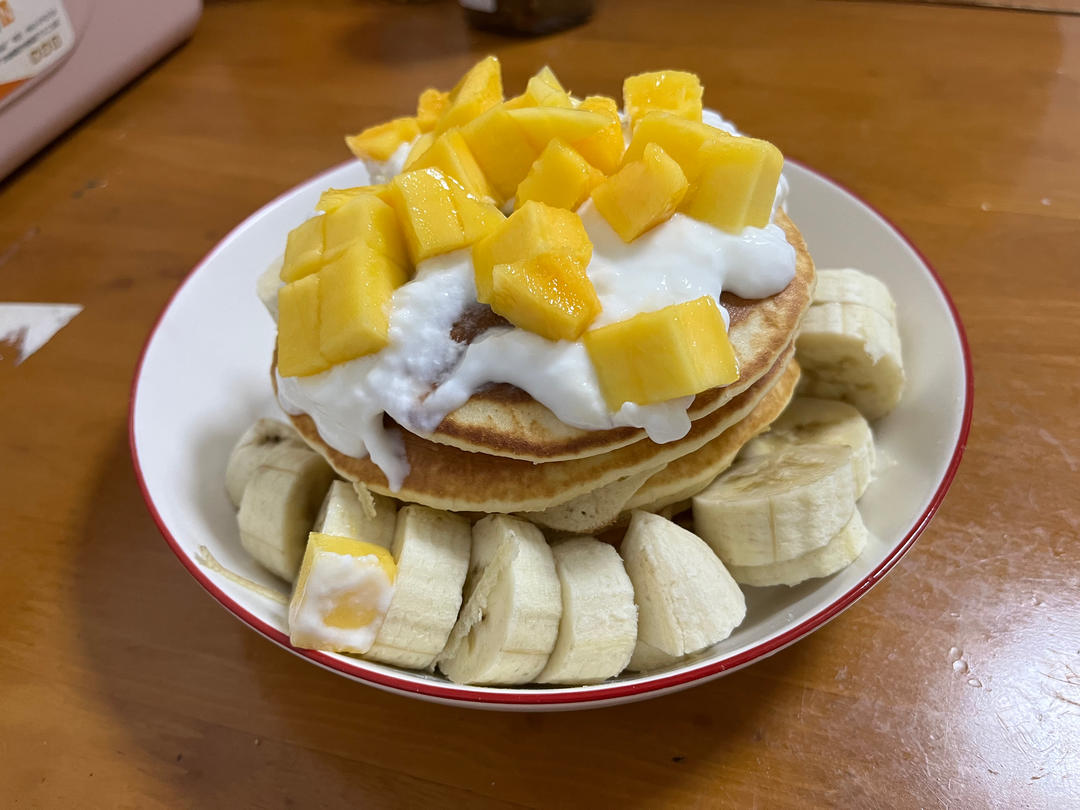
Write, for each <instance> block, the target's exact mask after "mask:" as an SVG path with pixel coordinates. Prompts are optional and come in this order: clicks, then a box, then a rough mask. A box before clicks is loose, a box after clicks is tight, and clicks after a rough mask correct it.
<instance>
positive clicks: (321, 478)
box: [237, 446, 334, 582]
mask: <svg viewBox="0 0 1080 810" xmlns="http://www.w3.org/2000/svg"><path fill="white" fill-rule="evenodd" d="M333 477H334V473H333V471H332V470H331V469H330V465H328V464H327V463H326V461H324V460H323V457H322V456H320V455H319V454H318V453H315V452H313V451H311V450H308V449H307V447H291V446H290V447H280V448H278V449H277V450H276V451H275V452H274V454H273V456H272V457H271V459H270V460H269V461H267V462H266V463H264V464H261V465H260V466H259V467H258V469H256V470H255V473H254V474H253V475H252V476H251V480H250V481H248V484H247V486H246V487H245V488H244V497H243V499H242V500H241V501H240V512H239V514H238V515H237V521H238V522H239V524H240V544H241V545H242V546H243V547H244V550H245V551H247V553H248V554H250V555H251V556H252V557H254V558H255V559H256V560H258V561H259V562H260V563H262V565H264V566H265V567H266V568H269V569H270V570H271V571H273V572H274V573H275V574H277V575H278V576H279V577H281V578H282V579H284V580H287V581H289V582H292V581H293V580H294V579H296V574H297V572H298V571H299V570H300V561H301V560H302V559H303V557H304V548H305V547H306V545H307V538H308V532H310V531H311V527H312V525H313V524H314V523H315V515H316V514H317V513H318V511H319V504H320V503H322V500H323V497H324V496H325V494H326V490H327V489H328V488H329V487H330V481H331V480H332V479H333Z"/></svg>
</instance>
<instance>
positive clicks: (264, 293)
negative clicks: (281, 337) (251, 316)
mask: <svg viewBox="0 0 1080 810" xmlns="http://www.w3.org/2000/svg"><path fill="white" fill-rule="evenodd" d="M283 259H284V257H283V256H279V257H278V258H277V259H275V260H274V261H272V262H270V264H269V266H268V267H267V268H266V269H265V270H263V271H262V272H261V273H260V274H259V277H258V278H257V279H255V294H256V295H257V296H259V300H260V301H262V304H263V306H264V307H266V311H267V312H269V313H270V317H271V318H273V319H274V321H275V322H277V319H278V302H277V299H278V290H280V289H281V288H282V287H284V286H285V283H284V282H283V281H282V280H281V265H282V263H283Z"/></svg>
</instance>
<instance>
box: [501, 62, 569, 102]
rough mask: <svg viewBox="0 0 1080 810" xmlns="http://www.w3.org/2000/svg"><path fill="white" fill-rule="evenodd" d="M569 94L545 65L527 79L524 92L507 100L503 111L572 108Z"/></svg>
mask: <svg viewBox="0 0 1080 810" xmlns="http://www.w3.org/2000/svg"><path fill="white" fill-rule="evenodd" d="M573 106H574V104H573V102H572V101H571V100H570V94H569V93H567V92H566V90H564V89H563V86H562V84H561V83H560V82H559V80H558V78H556V76H555V73H554V71H552V69H551V68H549V67H547V66H546V65H545V66H544V67H542V68H540V70H539V71H537V73H536V75H535V76H533V77H532V78H530V79H529V82H528V84H527V85H526V86H525V92H524V93H522V94H521V95H520V96H515V97H514V98H512V99H509V100H508V101H507V102H506V104H505V109H508V110H517V109H521V108H522V107H566V108H569V107H573Z"/></svg>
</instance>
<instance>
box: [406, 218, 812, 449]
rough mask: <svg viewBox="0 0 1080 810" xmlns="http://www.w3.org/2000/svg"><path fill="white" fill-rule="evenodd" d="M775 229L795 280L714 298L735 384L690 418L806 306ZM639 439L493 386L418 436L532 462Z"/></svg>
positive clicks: (786, 339)
mask: <svg viewBox="0 0 1080 810" xmlns="http://www.w3.org/2000/svg"><path fill="white" fill-rule="evenodd" d="M776 223H777V224H778V225H779V226H780V227H781V228H783V230H784V233H785V235H786V236H787V241H788V243H789V244H791V246H792V247H794V248H795V254H796V270H795V278H794V279H793V280H792V281H791V283H789V284H788V285H787V287H785V288H784V289H783V290H781V291H780V292H779V293H777V294H776V295H773V296H770V297H769V298H762V299H759V300H746V299H742V298H738V297H737V296H734V295H732V294H731V293H724V294H723V295H722V296H721V299H720V301H721V303H722V304H723V305H724V306H725V307H726V308H727V310H728V313H729V314H730V316H731V325H730V328H729V337H730V339H731V344H732V348H733V349H734V350H735V356H736V358H737V359H738V361H739V379H738V380H737V381H735V382H734V383H731V384H730V385H727V386H724V387H721V388H712V389H710V390H708V391H703V392H702V393H700V394H698V395H697V397H696V398H695V400H694V402H693V403H692V405H691V406H690V409H689V416H690V418H691V419H700V418H702V417H704V416H707V415H708V414H710V413H712V412H713V411H714V410H716V409H717V408H719V407H721V406H722V405H724V404H725V403H726V402H728V401H729V400H731V399H732V398H733V397H735V396H737V395H738V394H741V393H742V392H743V391H745V390H746V389H747V388H749V387H750V386H751V385H753V384H754V383H755V382H756V381H757V380H758V379H759V378H760V377H761V376H762V375H763V374H765V373H766V372H767V371H768V370H769V369H770V368H772V366H773V365H774V364H775V362H776V359H777V358H778V357H779V356H780V354H781V352H783V351H784V349H785V348H786V347H787V345H788V344H789V343H790V342H791V339H792V336H793V335H794V334H795V332H796V331H797V329H798V327H799V324H800V323H801V321H802V317H803V314H804V313H805V312H806V310H807V309H808V308H809V306H810V302H811V299H812V297H813V292H814V282H815V277H814V263H813V261H812V260H811V258H810V254H809V252H808V251H807V249H806V242H805V241H804V240H803V238H802V234H800V233H799V230H798V228H796V227H795V224H794V223H793V222H792V221H791V220H790V219H789V218H788V217H787V215H786V214H785V213H784V212H783V211H778V212H777V216H776ZM644 437H645V431H643V430H641V429H640V428H632V427H621V428H613V429H611V430H582V429H579V428H575V427H571V426H570V425H567V424H565V423H563V422H561V421H559V419H558V417H556V416H555V414H554V413H552V412H551V411H550V410H548V408H546V407H545V406H543V405H541V404H540V403H539V402H537V401H536V400H534V399H533V398H532V397H530V396H529V395H528V394H527V393H525V392H524V391H522V390H520V389H518V388H515V387H513V386H510V385H496V386H493V387H491V388H488V389H486V390H484V391H479V392H477V393H475V394H473V396H472V398H471V399H469V401H468V402H466V403H465V404H464V405H462V406H461V407H460V408H458V409H457V410H455V411H454V412H452V413H450V414H448V415H447V416H446V418H445V419H443V421H442V422H441V423H440V425H439V426H438V428H436V430H435V432H434V433H433V434H431V435H428V436H426V438H428V439H430V440H431V441H433V442H436V443H438V444H445V445H448V446H450V447H456V448H460V449H462V450H470V451H473V452H478V453H486V454H489V455H496V456H506V457H507V458H517V459H525V460H528V461H537V462H545V461H547V462H550V461H563V460H567V459H577V458H584V457H586V456H592V455H599V454H601V453H607V452H610V451H612V450H614V449H616V448H619V447H625V446H626V445H628V444H631V443H633V442H635V441H638V440H641V439H643V438H644Z"/></svg>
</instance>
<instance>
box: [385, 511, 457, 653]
mask: <svg viewBox="0 0 1080 810" xmlns="http://www.w3.org/2000/svg"><path fill="white" fill-rule="evenodd" d="M380 500H382V499H381V498H379V497H378V496H376V503H377V504H378V502H379V501H380ZM376 510H377V511H381V507H380V506H377V507H376ZM471 545H472V528H471V527H470V526H469V521H467V520H465V518H462V517H459V516H458V515H455V514H453V513H451V512H441V511H439V510H438V509H429V508H428V507H426V506H420V505H419V504H409V505H407V506H404V507H402V508H401V511H400V512H398V514H397V526H396V527H395V529H394V539H393V542H392V543H391V545H390V553H391V554H393V556H394V561H395V562H396V563H397V579H396V580H395V582H394V598H393V599H392V600H391V602H390V607H389V609H388V610H387V611H386V617H385V618H384V619H383V623H382V627H381V628H380V629H379V635H378V636H376V638H375V643H374V644H373V645H372V647H371V649H369V650H368V651H367V653H365V654H364V658H368V659H371V660H373V661H379V662H380V663H383V664H393V665H395V666H399V667H407V668H409V669H430V668H431V667H432V666H433V665H434V663H435V658H436V657H437V656H438V655H439V653H441V652H442V651H443V647H445V646H446V639H447V637H449V635H450V630H451V629H452V628H453V626H454V622H455V621H456V620H457V617H458V610H459V609H460V608H461V591H462V588H463V587H464V585H465V575H466V573H468V570H469V549H470V547H471Z"/></svg>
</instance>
